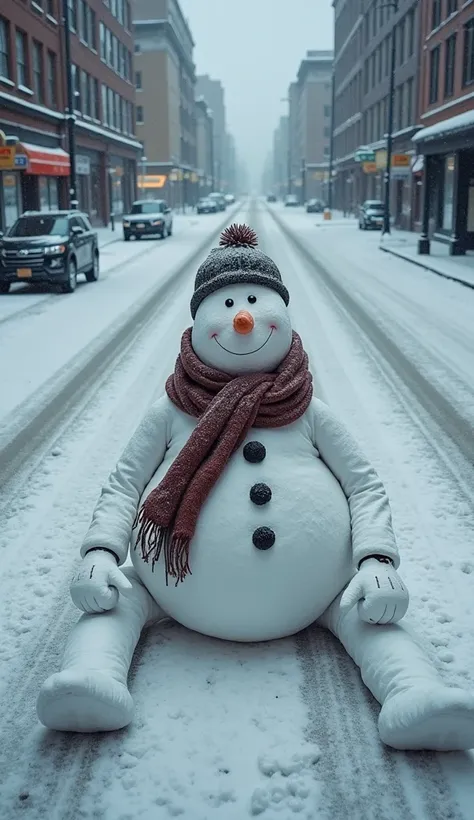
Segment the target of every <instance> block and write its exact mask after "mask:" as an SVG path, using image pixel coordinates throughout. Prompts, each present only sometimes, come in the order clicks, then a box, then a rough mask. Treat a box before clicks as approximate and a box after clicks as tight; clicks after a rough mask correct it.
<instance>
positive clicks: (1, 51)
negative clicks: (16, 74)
mask: <svg viewBox="0 0 474 820" xmlns="http://www.w3.org/2000/svg"><path fill="white" fill-rule="evenodd" d="M0 77H5V78H6V79H7V80H9V79H10V26H9V24H8V23H7V21H6V20H4V19H3V17H0Z"/></svg>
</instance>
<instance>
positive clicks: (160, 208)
mask: <svg viewBox="0 0 474 820" xmlns="http://www.w3.org/2000/svg"><path fill="white" fill-rule="evenodd" d="M122 227H123V238H124V240H125V242H128V241H129V240H130V237H132V236H134V237H135V239H141V238H142V236H153V235H155V236H159V237H161V239H166V237H167V236H171V234H172V233H173V212H172V210H171V208H170V207H169V205H168V203H167V202H165V200H164V199H137V200H136V202H134V203H133V205H132V210H131V211H130V213H129V214H126V215H125V216H123V217H122Z"/></svg>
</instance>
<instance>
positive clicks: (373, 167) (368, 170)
mask: <svg viewBox="0 0 474 820" xmlns="http://www.w3.org/2000/svg"><path fill="white" fill-rule="evenodd" d="M362 169H363V171H364V174H376V173H377V170H378V168H377V163H376V162H364V163H363V165H362Z"/></svg>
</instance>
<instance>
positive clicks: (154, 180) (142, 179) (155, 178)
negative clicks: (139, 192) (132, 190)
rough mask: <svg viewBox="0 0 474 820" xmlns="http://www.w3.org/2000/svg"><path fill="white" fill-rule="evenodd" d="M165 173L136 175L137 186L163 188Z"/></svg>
mask: <svg viewBox="0 0 474 820" xmlns="http://www.w3.org/2000/svg"><path fill="white" fill-rule="evenodd" d="M166 179H167V177H166V174H145V175H141V176H138V179H137V185H138V187H139V188H163V187H164V185H165V183H166Z"/></svg>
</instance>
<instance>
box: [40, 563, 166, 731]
mask: <svg viewBox="0 0 474 820" xmlns="http://www.w3.org/2000/svg"><path fill="white" fill-rule="evenodd" d="M124 572H125V574H126V575H127V577H128V579H129V581H131V583H132V587H133V589H132V590H130V592H129V593H128V594H127V596H125V595H122V594H121V595H120V596H119V601H118V604H117V606H116V607H115V609H112V610H110V611H109V612H101V613H99V614H97V615H83V616H82V617H81V618H80V620H79V621H78V623H77V624H76V626H75V627H74V628H73V630H72V632H71V634H70V636H69V638H68V641H67V644H66V648H65V651H64V656H63V660H62V664H61V671H60V672H57V673H56V674H54V675H51V676H50V677H49V678H48V679H47V680H46V681H45V683H44V684H43V686H42V687H41V690H40V693H39V696H38V701H37V707H36V708H37V713H38V717H39V719H40V721H41V723H43V724H44V725H45V726H47V727H48V728H49V729H56V730H59V731H69V732H104V731H111V730H113V729H122V728H123V727H124V726H127V725H128V724H129V723H130V721H131V720H132V716H133V701H132V697H131V695H130V693H129V691H128V687H127V677H128V671H129V668H130V663H131V660H132V656H133V653H134V651H135V647H136V645H137V643H138V639H139V637H140V633H141V631H142V629H143V627H144V626H146V625H149V624H151V623H153V622H154V621H157V620H160V619H161V618H164V617H165V614H164V612H163V611H162V610H161V609H160V607H159V606H158V605H157V604H156V603H155V601H154V600H153V598H152V597H151V595H150V594H149V592H148V591H147V590H146V589H145V587H144V586H143V584H142V583H141V581H140V580H139V579H138V576H137V575H136V573H135V570H134V569H133V568H131V567H130V568H128V567H127V568H126V569H125V570H124Z"/></svg>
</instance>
